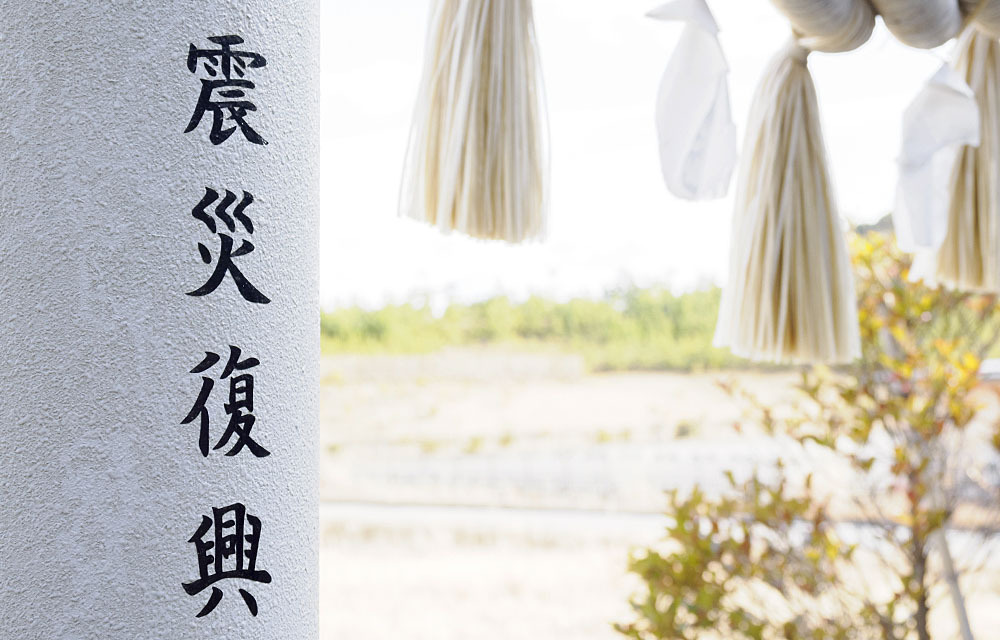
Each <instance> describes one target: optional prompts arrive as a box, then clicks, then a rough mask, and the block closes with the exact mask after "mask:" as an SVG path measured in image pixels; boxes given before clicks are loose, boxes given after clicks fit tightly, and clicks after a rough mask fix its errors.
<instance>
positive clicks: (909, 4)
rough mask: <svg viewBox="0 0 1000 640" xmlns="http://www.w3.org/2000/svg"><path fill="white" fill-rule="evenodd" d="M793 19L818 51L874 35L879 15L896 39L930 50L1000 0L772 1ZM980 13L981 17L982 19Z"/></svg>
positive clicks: (998, 15)
mask: <svg viewBox="0 0 1000 640" xmlns="http://www.w3.org/2000/svg"><path fill="white" fill-rule="evenodd" d="M772 1H773V2H774V4H775V5H776V6H777V7H778V8H779V9H780V10H781V11H782V12H783V13H784V14H785V15H786V16H787V17H788V19H789V20H790V21H791V23H792V26H793V28H794V29H795V31H796V33H797V34H799V36H800V38H799V41H800V43H801V44H802V46H804V47H806V48H808V49H811V50H814V51H850V50H851V49H855V48H857V47H859V46H861V45H862V44H864V42H865V41H866V40H868V36H869V35H871V30H872V27H873V26H874V24H875V15H876V14H879V15H881V16H882V19H883V20H884V21H885V25H886V27H888V28H889V31H891V32H892V34H893V35H894V36H896V38H898V39H899V40H900V41H902V42H903V43H905V44H908V45H910V46H912V47H919V48H922V49H930V48H933V47H937V46H939V45H942V44H944V43H945V42H947V41H948V40H950V39H951V38H953V37H955V36H956V35H958V33H959V31H961V29H962V27H963V25H964V24H965V22H966V21H967V20H968V19H969V18H970V17H971V16H972V15H973V14H977V13H982V14H984V15H983V18H985V14H987V13H990V12H989V11H987V10H986V9H985V8H984V7H981V5H983V4H985V5H993V6H994V11H993V12H992V13H991V16H995V22H996V23H997V24H998V25H1000V2H997V1H996V0H772ZM983 18H980V17H979V16H978V15H977V20H980V21H981V20H982V19H983Z"/></svg>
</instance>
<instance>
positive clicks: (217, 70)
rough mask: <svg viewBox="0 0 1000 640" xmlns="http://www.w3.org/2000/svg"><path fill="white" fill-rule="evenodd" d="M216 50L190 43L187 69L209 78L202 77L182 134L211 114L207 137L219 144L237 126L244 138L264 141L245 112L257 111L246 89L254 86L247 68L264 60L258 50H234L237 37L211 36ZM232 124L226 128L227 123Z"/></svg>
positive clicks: (263, 64)
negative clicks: (249, 121)
mask: <svg viewBox="0 0 1000 640" xmlns="http://www.w3.org/2000/svg"><path fill="white" fill-rule="evenodd" d="M208 39H209V40H210V41H211V42H214V43H215V44H217V45H219V47H218V48H217V49H199V48H198V47H196V46H194V44H192V45H191V46H190V48H189V49H188V58H187V68H188V71H190V72H191V73H195V74H197V73H198V72H199V68H198V63H199V62H200V63H202V65H201V70H202V71H204V73H205V74H206V75H207V76H208V77H203V78H202V79H201V93H200V94H198V103H197V104H196V105H195V108H194V114H192V115H191V120H190V121H189V122H188V125H187V128H186V129H184V133H191V132H192V131H194V130H195V129H197V128H198V125H199V124H200V123H201V120H202V118H204V117H205V114H208V113H211V114H212V129H211V131H210V132H209V134H208V139H209V140H211V141H212V144H215V145H219V144H222V143H223V142H225V141H226V140H228V139H229V136H231V135H233V133H234V132H236V130H237V129H238V130H239V131H240V132H241V133H242V134H243V137H245V138H246V139H247V140H249V141H250V142H252V143H254V144H267V140H265V139H264V138H262V137H261V135H260V134H259V133H257V131H256V130H255V129H254V128H253V127H251V126H250V125H249V124H247V120H246V118H247V115H248V114H249V113H250V112H251V111H256V110H257V105H255V104H254V103H253V102H251V101H250V99H249V95H248V94H249V92H250V91H252V90H253V89H255V88H256V85H255V84H254V83H253V81H251V80H249V79H247V78H246V75H247V73H248V72H249V70H250V69H255V68H260V67H263V66H266V65H267V60H265V59H264V56H262V55H260V54H259V53H254V52H252V51H240V50H236V49H233V45H238V44H243V38H241V37H239V36H232V35H230V36H211V37H209V38H208ZM227 121H231V122H233V123H234V124H233V125H232V126H230V127H226V122H227Z"/></svg>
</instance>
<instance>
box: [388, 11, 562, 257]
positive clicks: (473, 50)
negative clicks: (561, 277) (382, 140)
mask: <svg viewBox="0 0 1000 640" xmlns="http://www.w3.org/2000/svg"><path fill="white" fill-rule="evenodd" d="M430 25H431V26H430V30H429V35H428V42H427V52H426V61H425V65H424V72H423V79H422V81H421V89H420V94H419V97H418V100H417V105H416V110H415V113H414V117H413V126H412V129H411V133H410V142H409V148H408V150H407V158H406V164H405V167H404V172H403V183H402V189H401V192H400V205H399V207H400V214H401V215H403V216H406V217H410V218H415V219H417V220H422V221H425V222H428V223H430V224H432V225H434V226H436V227H438V228H440V229H443V230H446V231H450V230H456V231H459V232H462V233H465V234H468V235H470V236H474V237H477V238H491V239H501V240H506V241H508V242H520V241H522V240H525V239H527V238H532V237H536V236H539V235H541V234H542V232H543V231H544V226H545V224H544V223H545V209H546V197H545V180H546V176H545V174H546V170H547V162H548V160H547V139H546V137H547V133H546V130H545V122H544V112H543V108H542V106H541V102H542V101H541V93H542V92H541V78H540V74H539V64H538V57H537V43H536V39H535V31H534V26H533V20H532V9H531V0H438V1H437V2H436V3H435V6H434V11H433V14H432V18H431V22H430Z"/></svg>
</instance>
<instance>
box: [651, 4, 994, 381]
mask: <svg viewBox="0 0 1000 640" xmlns="http://www.w3.org/2000/svg"><path fill="white" fill-rule="evenodd" d="M772 3H773V4H774V5H775V6H776V7H777V8H778V9H779V10H780V11H781V12H782V13H783V14H784V15H785V16H786V17H787V18H788V20H789V22H790V23H791V31H792V35H791V40H790V42H789V43H787V44H786V45H784V46H783V47H782V48H781V49H780V50H779V51H778V52H777V54H776V55H775V57H774V59H773V60H772V62H771V63H770V64H769V65H768V67H767V69H766V71H765V73H764V77H763V78H762V79H761V81H760V84H759V85H758V89H757V91H756V93H755V96H754V98H753V102H752V106H751V112H750V116H749V118H748V120H747V130H746V132H745V137H744V145H743V148H742V150H741V154H740V159H739V164H740V166H739V168H738V170H737V174H738V176H739V178H738V181H737V192H736V196H735V211H734V219H733V227H732V242H731V255H730V266H729V278H728V283H727V286H726V287H725V289H724V291H723V296H722V303H721V306H720V311H719V319H718V324H717V328H716V338H715V340H716V344H717V345H719V346H723V347H728V348H730V349H731V350H732V351H733V352H734V353H736V354H737V355H740V356H744V357H747V358H750V359H752V360H758V361H770V362H825V363H842V362H848V361H850V360H852V359H854V358H856V357H858V355H859V339H858V323H857V311H856V301H855V294H854V288H853V282H852V274H851V270H850V264H849V260H848V257H847V249H846V242H845V235H844V233H843V229H842V226H841V222H840V218H839V210H838V208H837V205H836V201H835V197H834V192H833V188H832V184H831V180H830V172H829V169H828V166H827V164H828V163H827V158H826V150H825V146H824V142H823V135H822V130H821V126H820V119H819V114H818V107H817V102H816V93H815V90H814V87H813V82H812V78H811V76H810V73H809V69H808V66H807V60H808V57H809V55H810V54H811V53H812V52H814V51H815V52H845V51H851V50H853V49H856V48H858V47H860V46H861V45H863V44H864V43H865V42H867V41H868V39H869V38H870V37H871V34H872V31H873V29H874V28H875V24H876V16H881V17H882V20H883V22H884V23H885V26H886V27H887V28H888V30H889V31H890V32H891V33H892V34H893V36H895V37H896V38H897V39H898V40H900V41H901V42H903V43H905V44H907V45H909V46H912V47H919V48H925V49H926V48H934V47H938V46H940V45H942V44H944V43H946V42H948V41H949V40H951V39H952V38H958V40H957V43H956V46H955V53H954V56H953V61H952V62H951V63H950V64H947V65H945V66H944V67H943V68H942V69H941V70H940V71H939V72H938V73H937V74H935V76H934V77H933V78H931V79H930V80H929V82H928V83H927V86H926V87H925V88H924V89H923V90H922V91H921V92H920V93H919V94H918V96H917V98H916V99H915V100H914V102H913V103H912V104H911V105H910V107H909V108H908V109H907V111H906V113H905V114H904V118H903V146H902V150H901V153H900V157H899V170H900V175H899V182H898V187H897V206H896V208H895V210H894V212H893V221H894V226H895V228H896V231H897V236H898V240H899V243H900V246H901V247H902V248H903V249H905V250H907V251H911V252H914V253H915V254H917V255H916V259H915V265H916V266H915V268H914V273H915V274H916V275H918V276H920V277H922V278H924V279H926V280H928V281H931V282H938V283H940V284H942V285H944V286H949V287H954V288H959V289H965V290H976V291H985V292H994V293H997V292H1000V202H998V200H1000V125H998V124H997V122H1000V64H998V55H1000V51H998V38H1000V0H772ZM649 15H650V17H654V18H658V19H662V20H674V21H682V22H685V23H686V28H685V32H684V35H682V37H681V41H680V43H679V44H678V47H677V49H676V50H675V52H674V55H673V58H672V59H671V62H670V65H668V68H667V71H666V72H665V74H664V77H663V80H662V82H661V87H660V104H659V105H658V106H657V114H658V117H657V124H658V128H659V136H660V156H661V161H662V162H661V164H662V167H663V170H664V179H665V182H666V184H667V187H668V188H669V189H670V191H671V192H672V193H674V194H675V195H677V196H678V197H683V198H688V199H706V198H708V197H721V196H723V195H725V192H726V190H727V188H728V182H729V170H730V169H731V168H732V167H733V165H735V164H736V162H737V154H736V153H735V152H730V151H729V150H730V149H731V148H735V140H734V138H735V133H734V127H733V125H732V122H731V120H730V119H729V118H728V114H729V98H728V89H727V87H726V82H727V80H726V74H727V73H728V67H727V66H726V64H725V58H724V56H723V55H722V50H721V47H719V46H718V39H717V31H718V27H717V26H716V25H715V22H714V18H713V17H712V15H711V12H710V10H709V8H708V4H707V3H706V2H705V0H673V1H672V2H668V3H666V4H665V5H663V6H662V7H660V8H658V9H656V10H654V11H653V12H651V13H650V14H649ZM696 34H697V35H696ZM692 43H696V44H692ZM708 43H712V45H713V46H708ZM696 57H700V58H701V59H702V61H701V62H699V63H698V64H700V65H701V66H702V67H706V68H708V69H709V70H710V71H711V72H710V73H705V74H701V75H700V76H698V77H695V76H694V75H693V74H690V73H687V74H685V73H679V72H678V70H677V69H678V67H679V65H680V62H681V61H682V60H684V59H687V60H691V59H693V58H696ZM706 58H707V59H709V60H710V63H706V62H704V59H706ZM663 103H667V106H666V107H665V106H664V104H663ZM678 104H683V105H684V107H685V108H684V109H683V111H684V113H685V116H684V118H683V119H681V120H682V121H683V122H674V121H671V120H670V119H668V118H667V117H666V115H667V114H669V113H670V112H671V107H670V105H673V107H672V109H673V112H678V111H682V110H681V109H679V108H678V107H677V105H678ZM680 124H683V126H686V127H688V128H689V129H691V130H692V131H696V132H697V134H696V135H691V136H688V137H686V138H683V137H681V136H680V134H679V130H678V128H677V127H678V126H680ZM707 158H711V159H713V160H712V163H711V165H712V166H711V171H706V170H705V167H706V165H707V162H706V159H707ZM680 178H685V179H680Z"/></svg>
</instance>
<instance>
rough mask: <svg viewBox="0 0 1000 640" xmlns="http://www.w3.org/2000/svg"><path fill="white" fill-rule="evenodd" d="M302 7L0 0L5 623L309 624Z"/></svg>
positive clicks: (94, 628) (100, 632)
mask: <svg viewBox="0 0 1000 640" xmlns="http://www.w3.org/2000/svg"><path fill="white" fill-rule="evenodd" d="M318 29H319V7H318V2H317V0H241V1H239V2H234V1H224V0H157V1H155V2H154V1H152V0H142V1H140V0H131V1H126V0H122V1H118V0H115V1H109V2H94V1H90V0H60V1H56V2H25V1H24V0H0V638H2V639H4V640H6V639H8V638H9V639H11V640H13V639H17V640H91V639H93V640H98V639H100V640H109V639H110V640H117V639H121V640H146V639H159V638H162V639H164V640H188V639H190V640H195V639H198V640H202V639H205V638H213V639H219V640H222V639H226V638H232V639H235V638H260V639H264V640H315V639H316V638H317V634H318V632H317V565H318V562H317V530H318V527H317V512H318V500H317V460H318V452H317V441H318V438H317V427H318V424H317V423H318V410H317V398H318V364H319V344H318V343H319V327H318V294H317V246H316V243H317V237H318V233H317V223H318V220H317V218H318V195H317V194H318V188H317V162H318V149H317V145H318V135H319V126H318V95H319V76H318V47H319V32H318ZM265 143H266V144H265ZM185 585H186V586H185ZM199 614H202V615H201V616H200V617H199Z"/></svg>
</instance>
